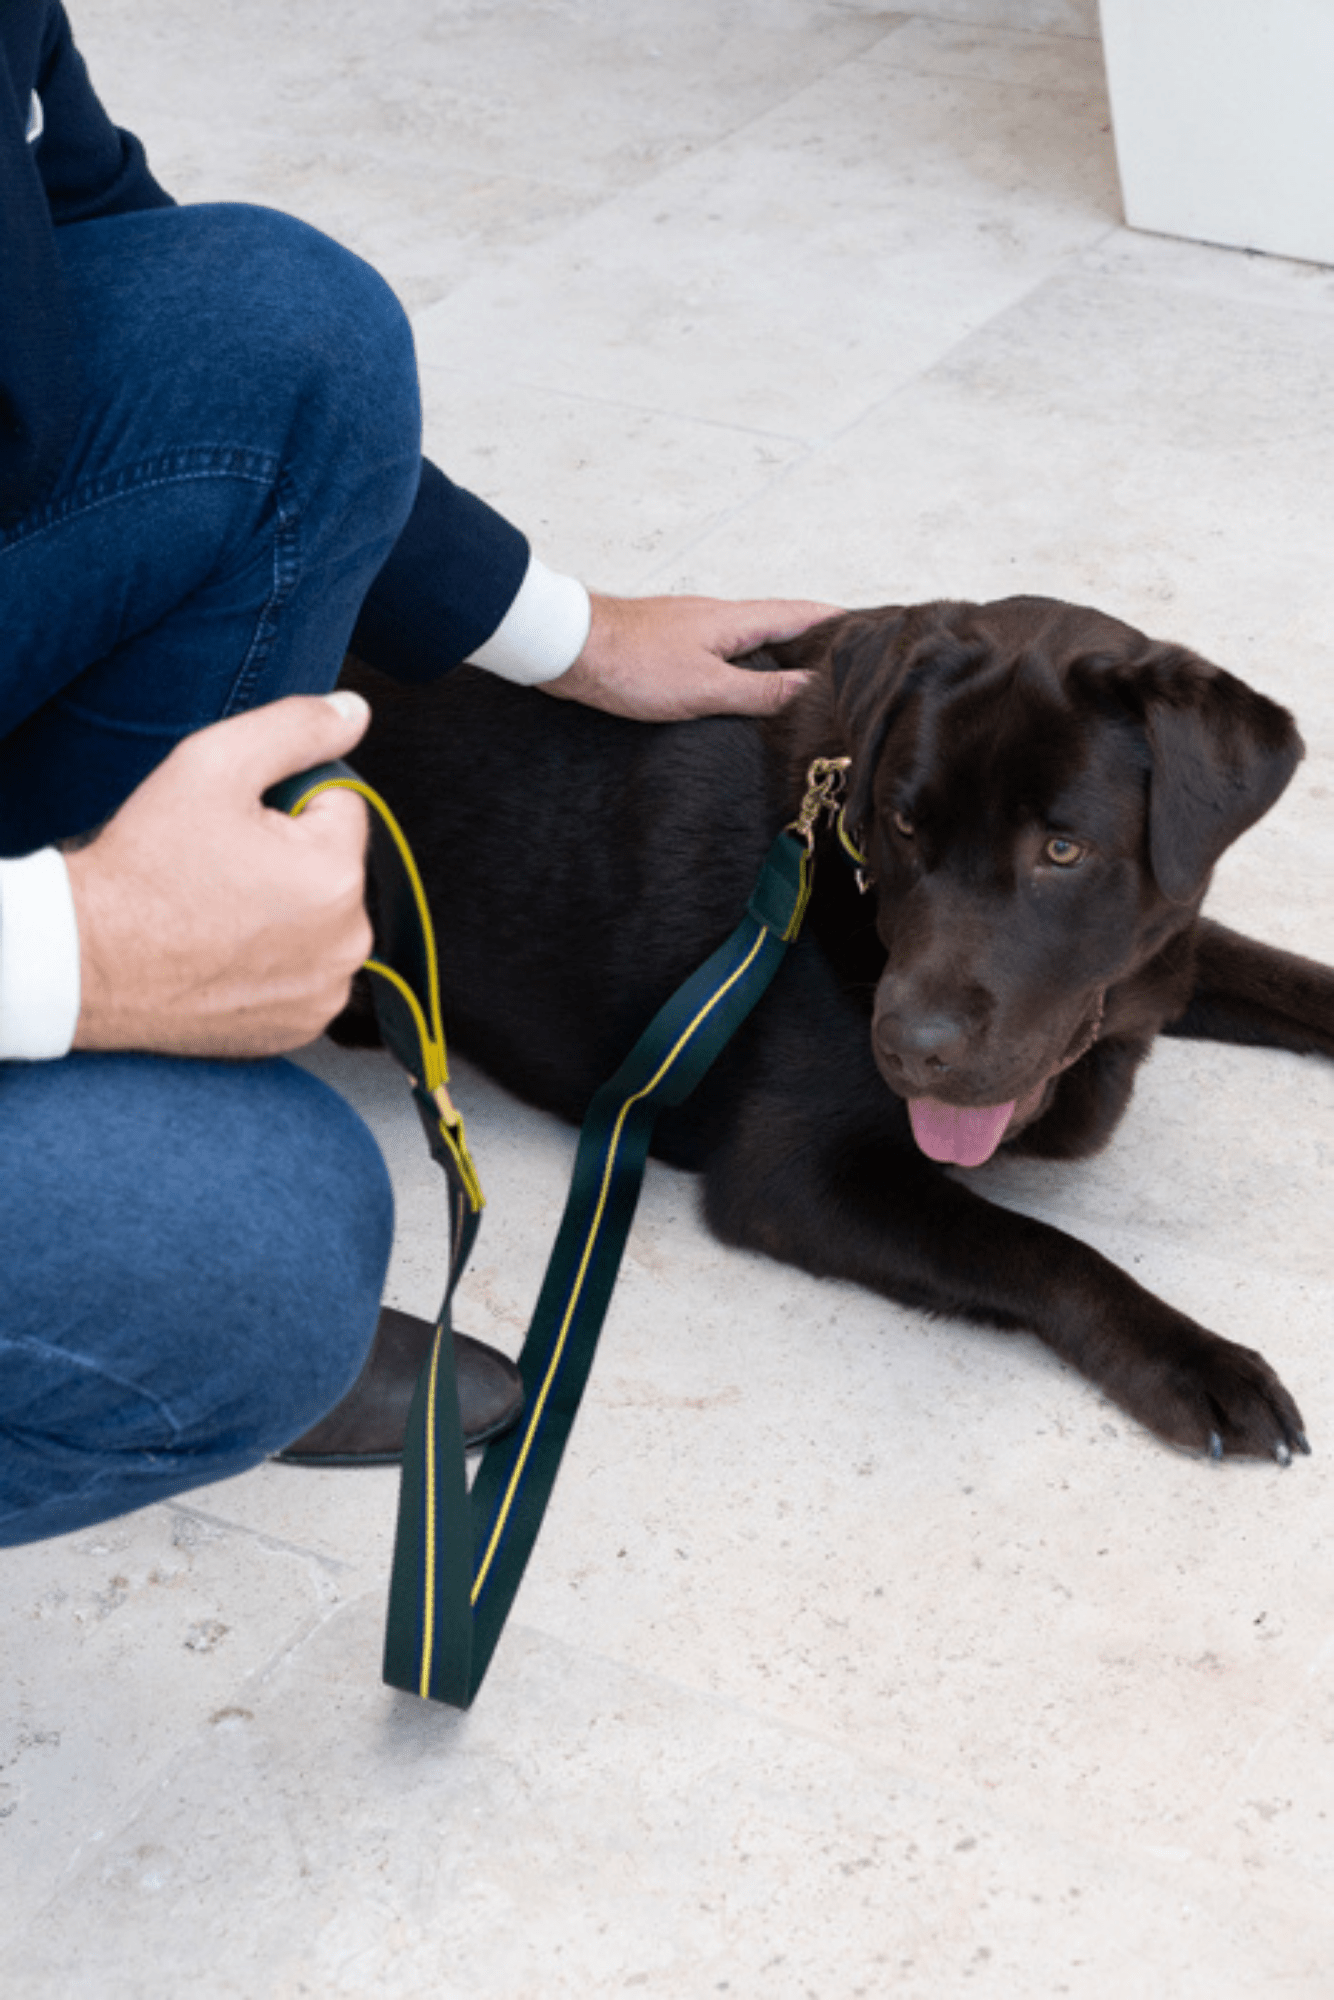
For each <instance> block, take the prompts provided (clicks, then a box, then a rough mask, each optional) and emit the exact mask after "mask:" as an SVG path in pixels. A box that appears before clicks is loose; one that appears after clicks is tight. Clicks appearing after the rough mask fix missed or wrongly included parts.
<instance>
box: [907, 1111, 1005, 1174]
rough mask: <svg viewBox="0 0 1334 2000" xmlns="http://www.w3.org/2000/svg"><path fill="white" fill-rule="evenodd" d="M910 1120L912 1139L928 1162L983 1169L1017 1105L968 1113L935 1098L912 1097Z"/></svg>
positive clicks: (909, 1112) (1001, 1137)
mask: <svg viewBox="0 0 1334 2000" xmlns="http://www.w3.org/2000/svg"><path fill="white" fill-rule="evenodd" d="M908 1116H909V1117H910V1118H911V1119H912V1129H913V1137H914V1139H916V1141H917V1143H918V1145H919V1146H920V1147H921V1149H922V1151H923V1152H924V1153H925V1154H926V1156H927V1158H928V1159H930V1160H941V1161H947V1162H949V1164H951V1165H952V1166H956V1167H980V1166H981V1164H982V1162H983V1161H984V1160H989V1159H990V1158H991V1156H992V1154H993V1153H994V1152H995V1150H996V1148H997V1146H999V1144H1000V1142H1001V1140H1002V1139H1003V1138H1004V1137H1005V1128H1006V1126H1007V1125H1008V1124H1009V1122H1010V1120H1011V1118H1012V1117H1013V1116H1014V1104H1013V1103H1010V1104H983V1105H978V1106H977V1107H976V1108H975V1109H974V1108H972V1107H969V1108H966V1109H965V1108H964V1107H963V1106H961V1105H958V1104H941V1103H940V1102H939V1101H938V1100H937V1099H936V1098H934V1097H910V1098H909V1099H908Z"/></svg>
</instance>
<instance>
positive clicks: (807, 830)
mask: <svg viewBox="0 0 1334 2000" xmlns="http://www.w3.org/2000/svg"><path fill="white" fill-rule="evenodd" d="M851 763H852V759H851V757H817V758H816V759H815V761H814V763H813V764H812V765H811V767H810V769H809V770H808V771H807V773H806V796H805V798H804V799H803V800H802V802H801V810H800V811H799V812H798V814H797V817H796V818H795V819H794V820H792V821H790V822H789V825H788V832H789V833H795V834H797V835H799V837H800V838H801V839H802V840H804V841H805V843H806V846H807V848H808V849H809V850H810V851H811V852H812V853H813V852H814V850H815V834H816V829H817V827H818V826H819V823H820V816H821V814H822V813H828V815H829V817H830V818H831V819H832V818H833V816H834V814H835V812H836V811H837V810H838V801H839V796H840V794H841V793H842V790H843V787H844V785H845V784H846V783H847V773H848V767H849V765H850V764H851Z"/></svg>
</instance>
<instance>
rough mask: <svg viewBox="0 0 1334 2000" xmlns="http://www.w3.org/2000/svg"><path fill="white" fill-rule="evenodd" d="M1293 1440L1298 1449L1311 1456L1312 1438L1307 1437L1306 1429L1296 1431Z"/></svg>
mask: <svg viewBox="0 0 1334 2000" xmlns="http://www.w3.org/2000/svg"><path fill="white" fill-rule="evenodd" d="M1292 1441H1293V1443H1294V1444H1295V1445H1296V1447H1297V1449H1298V1451H1300V1452H1302V1453H1303V1454H1304V1455H1305V1456H1306V1457H1307V1458H1309V1457H1310V1456H1311V1440H1310V1439H1309V1438H1308V1437H1307V1435H1306V1432H1305V1431H1294V1432H1293V1436H1292Z"/></svg>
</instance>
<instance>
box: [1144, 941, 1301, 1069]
mask: <svg viewBox="0 0 1334 2000" xmlns="http://www.w3.org/2000/svg"><path fill="white" fill-rule="evenodd" d="M1197 939H1198V956H1197V959H1196V971H1195V989H1194V991H1193V993H1192V994H1191V998H1190V1004H1189V1005H1188V1007H1187V1008H1186V1011H1185V1013H1184V1014H1182V1015H1181V1016H1180V1017H1179V1019H1177V1020H1175V1021H1171V1022H1169V1023H1168V1025H1167V1026H1166V1027H1165V1028H1164V1030H1163V1032H1164V1034H1168V1035H1190V1036H1195V1037H1199V1038H1200V1039H1203V1040H1206V1041H1214V1042H1244V1043H1249V1044H1250V1045H1251V1046H1252V1047H1254V1048H1266V1049H1291V1050H1292V1051H1293V1052H1294V1053H1295V1054H1297V1055H1303V1056H1307V1055H1325V1056H1334V968H1331V967H1329V966H1326V965H1318V964H1317V963H1316V962H1315V960H1314V959H1310V958H1299V957H1298V956H1297V954H1296V953H1295V952H1290V951H1279V950H1278V948H1277V947H1276V946H1274V945H1268V944H1259V943H1257V942H1256V940H1255V939H1253V938H1247V937H1242V936H1241V935H1240V934H1239V933H1238V932H1237V931H1231V930H1228V929H1227V928H1226V926H1225V925H1223V924H1216V923H1214V922H1213V921H1212V920H1211V919H1210V918H1208V917H1203V918H1201V920H1200V925H1199V930H1198V933H1197Z"/></svg>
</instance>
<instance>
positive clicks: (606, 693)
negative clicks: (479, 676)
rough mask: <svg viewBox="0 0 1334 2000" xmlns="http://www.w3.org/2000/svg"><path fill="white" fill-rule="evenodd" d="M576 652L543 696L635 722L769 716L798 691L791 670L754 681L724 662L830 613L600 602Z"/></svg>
mask: <svg viewBox="0 0 1334 2000" xmlns="http://www.w3.org/2000/svg"><path fill="white" fill-rule="evenodd" d="M590 595H591V597H592V605H593V622H592V624H591V626H590V627H589V633H588V639H587V641H586V643H585V645H584V650H583V652H582V653H581V654H580V655H579V657H578V659H577V660H576V661H575V663H574V665H573V666H572V667H569V668H567V670H566V671H565V672H564V673H563V674H560V675H558V676H557V678H556V679H555V680H552V681H544V682H543V683H542V691H543V693H544V694H551V695H556V696H558V697H559V698H560V699H561V700H564V701H582V702H585V703H586V704H587V705H588V706H589V707H590V708H605V709H606V710H607V711H608V712H609V713H610V714H612V715H628V716H631V717H632V718H633V719H634V720H635V721H637V722H680V721H683V720H684V719H685V718H686V717H687V716H692V715H773V714H775V713H776V711H777V710H778V709H780V708H784V707H785V706H786V705H787V703H788V702H789V701H791V699H792V697H793V696H794V695H795V694H796V693H797V692H798V691H799V690H800V689H801V688H802V687H803V686H804V685H805V682H806V678H807V676H806V675H805V674H801V673H795V672H792V671H790V670H789V671H784V672H781V673H755V672H753V671H751V670H750V669H748V668H746V667H734V666H731V665H729V661H730V660H732V659H734V658H735V657H736V656H737V655H738V654H740V653H749V652H751V651H752V650H753V648H755V647H756V646H764V645H768V644H769V643H770V642H771V641H773V640H777V639H795V638H797V637H798V635H799V634H800V633H802V632H805V631H807V630H808V629H809V627H810V626H812V625H818V624H819V623H820V621H821V620H822V619H824V618H832V617H834V616H835V614H836V612H837V610H838V608H839V607H838V606H837V605H833V604H809V603H806V602H805V601H796V600H792V601H789V600H788V599H786V598H771V599H764V600H761V601H759V602H754V603H740V604H734V603H731V602H729V601H728V600H726V599H723V598H716V597H602V596H599V595H598V594H597V593H595V592H594V593H590Z"/></svg>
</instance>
